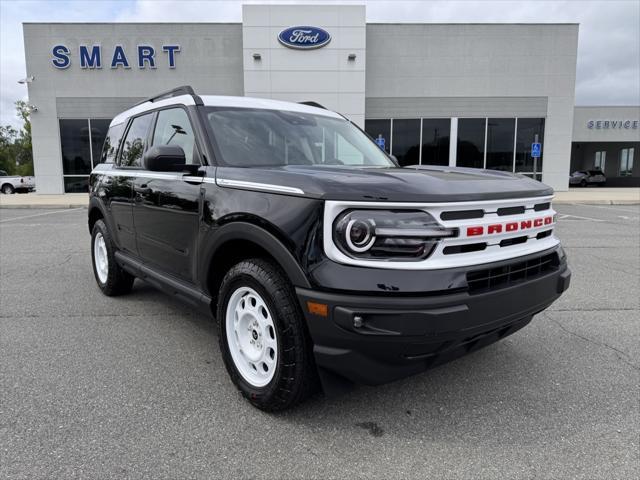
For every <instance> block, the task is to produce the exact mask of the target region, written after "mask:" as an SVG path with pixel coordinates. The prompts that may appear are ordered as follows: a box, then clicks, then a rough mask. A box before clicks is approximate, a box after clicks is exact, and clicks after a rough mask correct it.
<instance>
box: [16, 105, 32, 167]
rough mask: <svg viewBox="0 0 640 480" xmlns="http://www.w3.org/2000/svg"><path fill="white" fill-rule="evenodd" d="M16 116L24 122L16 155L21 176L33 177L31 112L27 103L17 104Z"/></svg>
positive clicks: (19, 134)
mask: <svg viewBox="0 0 640 480" xmlns="http://www.w3.org/2000/svg"><path fill="white" fill-rule="evenodd" d="M16 114H17V117H18V118H20V119H21V120H22V122H23V124H22V129H21V130H20V132H19V133H18V139H17V142H16V143H17V144H18V145H19V148H18V152H17V155H16V164H17V166H18V169H19V170H20V173H19V175H33V148H32V145H31V110H30V109H29V107H28V105H27V102H25V101H23V100H18V101H17V102H16Z"/></svg>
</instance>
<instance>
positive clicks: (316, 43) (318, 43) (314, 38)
mask: <svg viewBox="0 0 640 480" xmlns="http://www.w3.org/2000/svg"><path fill="white" fill-rule="evenodd" d="M278 40H279V41H280V43H281V44H283V45H284V46H285V47H289V48H299V49H302V50H309V49H311V48H320V47H324V46H325V45H326V44H327V43H329V42H330V41H331V35H329V32H327V31H326V30H323V29H321V28H318V27H307V26H297V27H289V28H285V29H284V30H282V31H281V32H280V33H279V34H278Z"/></svg>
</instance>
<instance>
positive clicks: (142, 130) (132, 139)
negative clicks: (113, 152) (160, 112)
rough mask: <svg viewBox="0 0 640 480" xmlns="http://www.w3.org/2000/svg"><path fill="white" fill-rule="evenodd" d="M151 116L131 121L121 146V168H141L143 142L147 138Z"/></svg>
mask: <svg viewBox="0 0 640 480" xmlns="http://www.w3.org/2000/svg"><path fill="white" fill-rule="evenodd" d="M150 124H151V114H147V115H142V116H141V117H136V118H134V119H133V122H132V123H131V126H130V127H129V131H128V132H127V136H126V138H125V140H124V144H123V146H122V154H121V155H120V165H122V166H123V167H141V166H142V154H143V153H144V142H145V140H146V138H147V132H148V131H149V125H150Z"/></svg>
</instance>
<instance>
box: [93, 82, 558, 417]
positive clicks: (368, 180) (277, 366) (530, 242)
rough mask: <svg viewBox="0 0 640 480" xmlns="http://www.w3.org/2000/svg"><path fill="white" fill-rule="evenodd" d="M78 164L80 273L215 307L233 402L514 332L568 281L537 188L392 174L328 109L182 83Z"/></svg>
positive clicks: (365, 375)
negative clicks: (84, 261) (83, 204)
mask: <svg viewBox="0 0 640 480" xmlns="http://www.w3.org/2000/svg"><path fill="white" fill-rule="evenodd" d="M101 160H102V163H101V164H99V165H98V166H97V167H96V168H95V170H94V171H93V172H92V174H91V179H90V205H89V229H90V231H91V238H92V240H91V241H92V248H91V252H92V259H93V270H94V273H95V278H96V281H97V283H98V286H99V287H100V289H101V290H102V292H104V294H106V295H118V294H123V293H126V292H129V291H130V290H131V288H132V285H133V283H134V278H136V277H137V278H140V279H143V280H145V281H146V282H149V283H150V284H152V285H154V286H156V287H158V288H160V289H161V290H163V291H165V292H167V293H168V294H170V295H173V296H175V297H179V298H180V299H182V300H184V301H186V302H188V303H190V304H191V305H193V306H195V307H198V308H200V309H202V310H204V311H207V312H208V313H209V314H213V315H214V316H215V318H216V319H217V323H218V325H219V343H220V348H221V351H222V358H223V359H224V363H225V365H226V368H227V370H228V372H229V375H230V376H231V379H232V380H233V382H234V383H235V385H236V386H237V387H238V388H239V390H240V391H241V392H242V393H243V394H244V396H245V397H246V398H247V399H248V400H249V401H250V402H251V403H252V404H253V405H255V406H256V407H258V408H261V409H264V410H271V411H273V410H282V409H285V408H288V407H291V406H293V405H294V404H296V403H298V402H300V401H301V400H303V399H304V398H305V397H306V396H307V395H308V394H309V393H311V392H313V391H314V390H315V389H317V388H319V387H324V388H325V390H326V389H330V390H334V389H335V388H337V387H343V386H345V385H349V384H352V383H364V384H369V385H375V384H380V383H384V382H390V381H392V380H395V379H399V378H402V377H405V376H408V375H411V374H414V373H417V372H420V371H422V370H424V369H426V368H428V367H433V366H435V365H438V364H440V363H442V362H444V361H447V360H450V359H453V358H456V357H458V356H460V355H462V354H465V353H468V352H471V351H474V350H476V349H478V348H481V347H483V346H485V345H488V344H490V343H492V342H495V341H497V340H499V339H502V338H504V337H506V336H507V335H510V334H512V333H514V332H515V331H517V330H518V329H520V328H522V327H524V326H525V325H526V324H527V323H529V321H530V320H531V318H532V317H533V316H534V315H535V314H536V313H538V312H540V311H542V310H544V309H545V308H547V307H548V306H549V305H550V304H551V303H552V302H554V301H555V300H556V299H557V298H558V297H559V296H560V295H561V294H562V292H563V291H564V290H566V289H567V288H568V286H569V280H570V275H571V273H570V271H569V268H568V267H567V260H566V257H565V254H564V252H563V250H562V247H561V246H560V244H559V241H558V239H557V238H556V236H555V235H554V227H555V222H556V216H555V212H554V211H553V209H552V206H551V198H552V194H553V191H552V190H551V188H549V187H547V186H546V185H544V184H542V183H539V182H537V181H534V180H531V179H529V178H527V177H524V176H521V175H513V174H510V173H504V172H498V171H484V170H473V169H465V168H451V167H430V166H413V167H407V168H400V167H399V166H398V165H397V164H396V163H395V161H394V159H393V158H391V157H390V156H388V155H387V154H386V153H385V152H384V151H383V150H381V149H380V148H379V147H378V146H377V145H376V144H375V143H374V141H373V140H371V139H370V138H369V137H368V136H367V135H366V134H365V133H363V132H362V131H361V130H360V129H359V128H358V127H356V126H354V125H353V124H352V123H351V122H349V121H348V120H347V119H346V118H344V117H343V116H341V115H339V114H337V113H335V112H332V111H329V110H326V109H323V108H321V107H319V106H317V104H316V106H313V105H309V104H296V103H287V102H279V101H273V100H266V99H257V98H242V97H237V98H236V97H223V96H202V97H200V96H198V95H196V94H195V93H194V91H193V90H192V89H191V88H190V87H179V88H177V89H174V90H172V91H170V92H167V93H164V94H161V95H158V96H156V97H153V98H150V99H148V100H146V101H144V102H142V103H140V104H138V105H136V106H134V107H133V108H131V109H130V110H127V111H126V112H124V113H122V114H120V115H118V116H117V117H116V118H114V119H113V121H112V122H111V126H110V128H109V131H108V135H107V138H106V141H105V144H104V149H103V153H102V159H101Z"/></svg>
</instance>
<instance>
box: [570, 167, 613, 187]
mask: <svg viewBox="0 0 640 480" xmlns="http://www.w3.org/2000/svg"><path fill="white" fill-rule="evenodd" d="M606 183H607V177H605V175H604V172H603V171H602V170H578V171H575V172H573V173H572V174H571V176H570V177H569V185H579V186H581V187H586V186H588V185H597V186H600V187H603V186H604V185H605V184H606Z"/></svg>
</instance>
